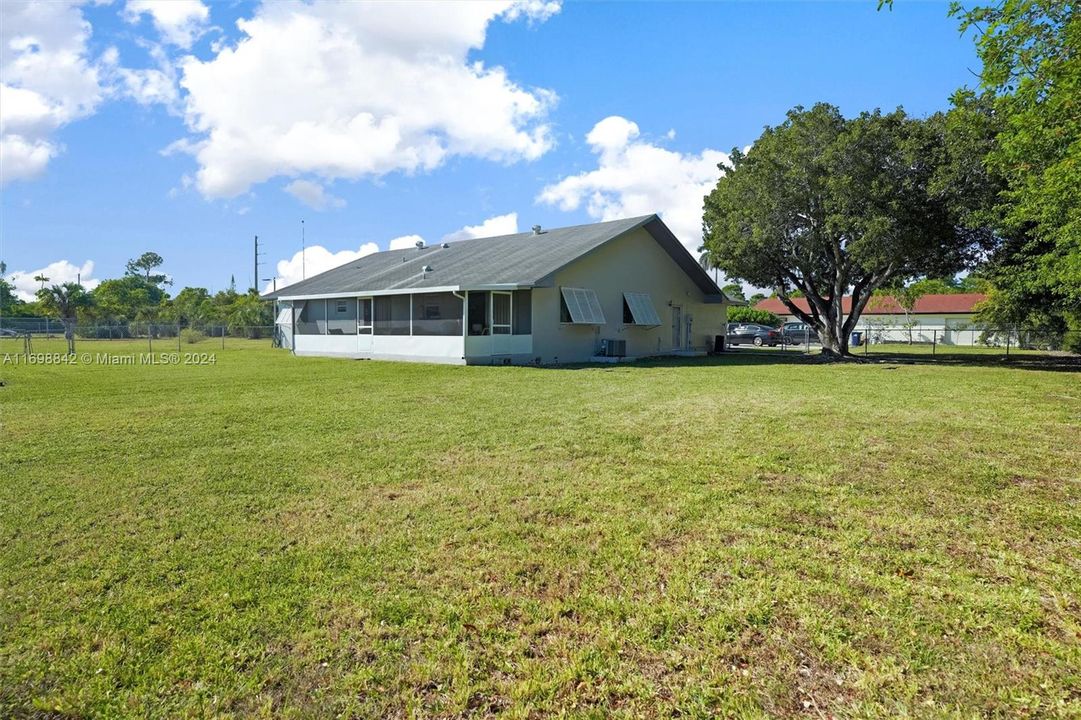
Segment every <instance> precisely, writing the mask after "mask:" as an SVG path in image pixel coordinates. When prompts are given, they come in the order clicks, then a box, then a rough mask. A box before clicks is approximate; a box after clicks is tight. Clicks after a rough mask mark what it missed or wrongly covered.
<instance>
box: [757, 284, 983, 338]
mask: <svg viewBox="0 0 1081 720" xmlns="http://www.w3.org/2000/svg"><path fill="white" fill-rule="evenodd" d="M986 299H987V296H986V295H981V294H979V293H957V294H948V295H924V296H922V297H921V298H920V299H919V300H917V301H916V304H915V306H914V307H913V309H912V311H911V312H910V313H906V312H905V309H904V308H902V307H901V305H900V304H899V303H898V302H897V300H896V299H894V298H893V297H891V296H889V295H878V296H875V297H872V298H871V299H870V300H869V301H868V303H867V307H866V308H864V311H863V314H862V315H860V319H859V323H858V327H857V329H858V330H861V331H863V332H865V333H868V335H869V337H870V340H871V342H909V340H910V339H911V341H912V342H932V340H933V341H935V342H940V343H943V344H945V345H977V344H980V343H981V342H983V340H984V337H983V328H982V326H980V325H979V323H977V322H975V321H974V320H973V315H974V314H975V312H976V306H977V305H979V303H981V302H983V301H984V300H986ZM793 302H795V304H796V306H797V307H799V308H800V309H801V310H804V311H806V312H810V311H809V309H808V304H807V300H806V299H805V298H794V299H793ZM755 309H757V310H768V311H769V312H771V313H773V314H774V315H777V316H779V317H781V318H782V319H783V320H785V321H788V320H799V319H800V318H797V317H796V316H795V315H793V314H792V311H791V310H789V309H788V307H787V306H786V305H785V304H784V303H783V302H781V300H780V299H779V298H775V297H773V298H766V299H765V300H762V301H761V302H759V303H758V304H757V305H755ZM841 309H842V310H843V311H844V314H845V316H846V317H847V316H848V313H849V312H850V311H851V309H852V298H850V297H845V298H843V299H842V301H841Z"/></svg>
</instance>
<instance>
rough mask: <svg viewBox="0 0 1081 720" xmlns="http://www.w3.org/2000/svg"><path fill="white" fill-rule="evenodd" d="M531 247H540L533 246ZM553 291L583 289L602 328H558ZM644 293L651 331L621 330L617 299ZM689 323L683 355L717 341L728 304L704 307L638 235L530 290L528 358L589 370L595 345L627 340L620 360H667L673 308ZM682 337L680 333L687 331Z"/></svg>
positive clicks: (676, 270) (649, 240) (642, 233)
mask: <svg viewBox="0 0 1081 720" xmlns="http://www.w3.org/2000/svg"><path fill="white" fill-rule="evenodd" d="M538 242H543V239H542V240H539V241H538ZM560 287H580V288H590V289H592V290H594V291H595V292H596V293H597V298H598V299H599V300H600V303H601V307H602V308H603V310H604V318H605V320H606V321H607V322H606V324H605V325H603V326H596V325H573V324H570V323H561V322H560V320H559V303H560ZM624 292H648V293H649V295H650V298H651V299H652V300H653V306H654V307H655V308H656V309H657V314H658V315H660V319H661V323H662V324H661V325H660V326H658V327H655V328H646V327H640V326H637V325H627V324H624V323H623V293H624ZM670 304H671V305H680V306H682V310H683V314H684V316H685V317H686V316H687V315H690V316H691V318H692V321H691V342H690V347H684V348H678V349H679V350H706V349H711V348H712V347H713V338H714V336H716V335H723V334H724V325H725V318H726V312H727V304H722V303H717V304H706V303H705V302H703V293H702V291H701V290H699V289H698V286H697V285H695V284H694V282H693V281H692V280H691V279H690V278H689V277H687V274H686V273H685V272H683V270H682V269H681V268H680V267H679V266H678V265H677V264H676V263H675V261H674V260H673V259H672V258H671V256H669V255H668V253H667V252H665V250H664V248H662V247H661V246H660V245H659V244H658V243H657V241H656V240H654V239H653V237H652V236H651V235H650V234H649V233H648V232H647V231H646V230H644V229H641V228H639V229H638V230H634V231H632V232H630V233H628V234H626V235H624V236H623V237H620V238H617V239H615V240H613V241H612V242H610V243H608V244H607V245H604V246H602V247H601V248H600V249H598V250H596V251H594V252H593V253H591V254H589V255H587V256H585V257H583V258H580V259H579V260H578V261H576V262H574V263H572V264H571V265H569V266H568V267H566V268H564V269H563V270H561V271H560V272H558V273H557V274H556V276H555V282H554V286H553V287H550V288H534V290H533V352H534V355H535V356H536V357H537V358H539V359H540V362H541V363H544V364H549V363H555V362H559V363H568V362H588V361H589V359H590V358H591V357H593V356H595V355H597V354H598V352H599V350H600V341H601V339H613V340H626V341H627V355H628V356H630V357H643V356H649V355H662V354H669V353H672V352H673V351H675V350H677V348H674V347H673V342H672V340H673V337H672V308H671V307H670ZM681 331H682V332H683V333H685V332H686V326H684V327H683V328H682V329H681Z"/></svg>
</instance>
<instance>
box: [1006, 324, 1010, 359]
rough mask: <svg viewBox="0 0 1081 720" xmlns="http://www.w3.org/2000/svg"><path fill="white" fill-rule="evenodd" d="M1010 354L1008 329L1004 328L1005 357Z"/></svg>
mask: <svg viewBox="0 0 1081 720" xmlns="http://www.w3.org/2000/svg"><path fill="white" fill-rule="evenodd" d="M1009 356H1010V329H1009V328H1006V357H1009Z"/></svg>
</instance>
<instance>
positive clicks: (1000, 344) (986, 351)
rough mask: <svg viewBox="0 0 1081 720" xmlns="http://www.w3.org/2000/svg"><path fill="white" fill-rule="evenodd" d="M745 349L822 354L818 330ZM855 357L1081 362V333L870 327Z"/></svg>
mask: <svg viewBox="0 0 1081 720" xmlns="http://www.w3.org/2000/svg"><path fill="white" fill-rule="evenodd" d="M740 342H741V344H740V345H739V346H737V347H736V348H734V349H735V350H736V351H741V352H747V351H765V352H774V353H776V352H782V353H817V352H819V351H820V350H821V344H820V343H819V341H818V336H817V335H816V334H815V333H814V331H813V330H803V331H800V332H797V333H784V332H782V333H781V335H780V338H779V339H778V342H777V344H776V345H774V346H769V345H768V344H763V345H761V346H758V345H756V344H749V343H747V341H745V340H742V341H740ZM849 351H850V352H852V353H854V354H857V355H865V356H866V355H922V356H927V357H929V358H938V357H941V358H944V359H945V358H956V357H958V356H964V355H972V356H979V355H990V356H995V355H1000V356H1003V357H1009V356H1021V355H1048V356H1065V357H1077V358H1078V359H1081V332H1077V331H1073V332H1064V333H1055V332H1047V331H1037V330H1030V329H1025V328H1022V327H992V326H983V325H969V326H966V327H946V328H926V327H922V326H918V325H916V326H912V327H899V326H895V325H894V326H884V325H874V324H866V325H860V326H858V327H857V328H856V329H855V330H854V331H853V332H852V336H851V337H850V338H849Z"/></svg>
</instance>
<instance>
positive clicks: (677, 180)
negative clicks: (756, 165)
mask: <svg viewBox="0 0 1081 720" xmlns="http://www.w3.org/2000/svg"><path fill="white" fill-rule="evenodd" d="M639 135H640V131H639V129H638V125H637V124H635V123H633V122H631V121H630V120H627V119H626V118H622V117H619V116H615V115H613V116H611V117H607V118H605V119H604V120H601V121H600V122H599V123H597V124H596V125H594V126H593V129H592V130H591V131H590V132H589V134H588V135H587V136H586V142H588V143H589V145H590V147H591V149H592V150H593V152H594V153H595V154H596V155H598V162H597V169H596V170H591V171H589V172H584V173H579V174H578V175H571V176H569V177H565V178H563V179H562V180H560V181H559V182H557V183H554V184H552V185H548V186H547V187H545V188H544V189H543V190H542V191H541V193H540V195H538V196H537V200H538V202H543V203H547V204H549V205H556V206H558V207H559V208H560V209H561V210H568V211H569V210H575V209H577V208H578V207H579V206H581V204H582V203H583V202H584V203H585V205H586V212H588V213H589V215H590V217H593V218H596V219H598V220H613V219H616V218H622V217H633V216H636V215H647V214H649V213H653V212H656V213H658V214H660V215H661V217H662V218H663V219H664V222H665V224H666V225H668V227H669V228H671V230H672V232H673V233H675V235H676V237H678V238H679V239H680V241H681V242H682V243H683V244H684V246H685V247H686V248H687V249H688V250H690V251H691V252H692V253H696V251H697V250H698V247H699V246H700V245H701V243H702V199H703V198H704V197H705V196H706V195H707V194H709V192H710V191H711V190H712V189H713V188H714V187H715V186H716V184H717V180H718V178H720V176H721V171H720V170H719V169H718V167H717V166H718V164H720V163H725V164H727V163H728V161H729V160H728V154H727V153H723V152H721V151H719V150H711V149H706V150H703V151H702V152H700V153H698V154H697V155H696V154H691V153H688V154H683V153H679V152H676V151H673V150H668V149H666V148H663V147H659V146H657V145H655V144H653V143H651V142H648V141H646V140H641V139H639Z"/></svg>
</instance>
